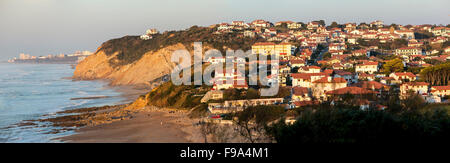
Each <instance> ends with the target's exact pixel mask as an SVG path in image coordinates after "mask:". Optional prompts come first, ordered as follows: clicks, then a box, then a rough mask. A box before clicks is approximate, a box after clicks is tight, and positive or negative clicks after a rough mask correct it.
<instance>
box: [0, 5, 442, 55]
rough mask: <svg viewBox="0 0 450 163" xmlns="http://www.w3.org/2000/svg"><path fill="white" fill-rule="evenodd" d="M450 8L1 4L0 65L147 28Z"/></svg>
mask: <svg viewBox="0 0 450 163" xmlns="http://www.w3.org/2000/svg"><path fill="white" fill-rule="evenodd" d="M448 6H450V1H448V0H428V1H423V0H378V1H363V0H342V1H334V0H307V1H295V0H279V1H266V0H246V1H242V0H241V1H238V0H226V1H225V0H220V1H219V0H217V1H214V0H190V1H185V0H165V1H162V0H152V1H143V0H127V1H120V0H95V1H92V0H65V1H60V0H1V1H0V20H2V25H0V49H1V51H0V61H4V60H7V59H8V58H12V57H18V56H19V54H20V53H27V54H30V55H34V56H40V55H42V56H44V55H48V54H60V53H66V54H67V53H73V52H75V51H78V50H81V51H83V50H89V51H95V50H96V48H97V47H98V46H100V45H101V43H103V42H105V41H107V40H109V39H113V38H119V37H122V36H125V35H140V34H143V33H144V32H145V30H146V29H148V28H156V29H158V30H159V31H161V32H164V31H166V30H180V29H185V28H188V27H190V26H193V25H200V26H207V25H211V24H217V23H222V22H231V21H233V20H243V21H245V22H250V21H252V20H255V19H264V20H268V21H271V22H277V21H285V20H291V21H298V22H305V23H307V22H309V21H313V20H325V22H326V24H327V25H329V24H330V23H331V22H333V21H336V22H338V23H340V24H343V23H347V22H355V23H360V22H366V23H370V22H371V21H374V20H382V21H384V23H385V24H392V23H396V24H402V25H407V24H413V25H414V24H437V25H439V24H443V25H447V24H448V23H449V22H450V12H449V10H448Z"/></svg>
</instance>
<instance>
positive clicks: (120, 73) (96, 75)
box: [73, 44, 185, 86]
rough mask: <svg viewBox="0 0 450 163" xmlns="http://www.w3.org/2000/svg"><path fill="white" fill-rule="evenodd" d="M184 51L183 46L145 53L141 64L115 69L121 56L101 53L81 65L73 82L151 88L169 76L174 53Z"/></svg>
mask: <svg viewBox="0 0 450 163" xmlns="http://www.w3.org/2000/svg"><path fill="white" fill-rule="evenodd" d="M179 49H185V46H184V45H182V44H176V45H172V46H168V47H165V48H162V49H159V50H158V51H155V52H153V51H150V52H147V53H145V54H144V55H143V56H142V57H141V58H140V59H139V60H137V61H135V62H133V63H130V64H123V65H114V64H112V62H115V60H117V55H118V54H119V53H118V52H115V53H114V54H113V55H109V56H108V55H107V54H106V53H105V52H104V51H102V50H99V51H97V52H96V53H95V54H94V55H91V56H89V57H87V58H86V59H85V60H83V61H81V62H80V63H79V64H78V65H77V67H76V69H75V72H74V76H73V78H74V79H80V80H93V79H110V80H111V85H140V86H151V84H152V81H154V80H155V79H158V78H160V77H163V76H164V75H166V74H169V73H170V72H171V70H172V69H173V67H174V66H175V64H173V63H172V62H171V61H170V57H171V55H172V52H173V51H175V50H179Z"/></svg>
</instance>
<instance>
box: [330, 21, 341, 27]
mask: <svg viewBox="0 0 450 163" xmlns="http://www.w3.org/2000/svg"><path fill="white" fill-rule="evenodd" d="M338 27H339V24H338V23H336V22H332V23H331V25H330V28H338Z"/></svg>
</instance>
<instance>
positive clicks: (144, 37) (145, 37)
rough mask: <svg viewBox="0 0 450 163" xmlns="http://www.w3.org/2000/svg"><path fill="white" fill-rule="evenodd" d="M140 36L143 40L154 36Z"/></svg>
mask: <svg viewBox="0 0 450 163" xmlns="http://www.w3.org/2000/svg"><path fill="white" fill-rule="evenodd" d="M140 38H141V39H142V40H149V39H151V38H152V36H149V35H147V34H145V35H141V36H140Z"/></svg>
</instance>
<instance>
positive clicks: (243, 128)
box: [234, 105, 284, 143]
mask: <svg viewBox="0 0 450 163" xmlns="http://www.w3.org/2000/svg"><path fill="white" fill-rule="evenodd" d="M283 114H284V108H283V107H281V106H264V105H260V106H252V107H248V108H246V109H245V110H244V111H242V112H239V113H236V117H237V119H235V120H234V123H235V124H236V126H237V129H238V132H239V134H240V135H241V136H242V137H243V138H244V139H245V140H246V141H248V142H250V143H258V142H271V138H270V137H268V135H267V133H266V128H267V126H268V123H269V122H272V121H275V120H277V119H279V118H281V116H282V115H283Z"/></svg>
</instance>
